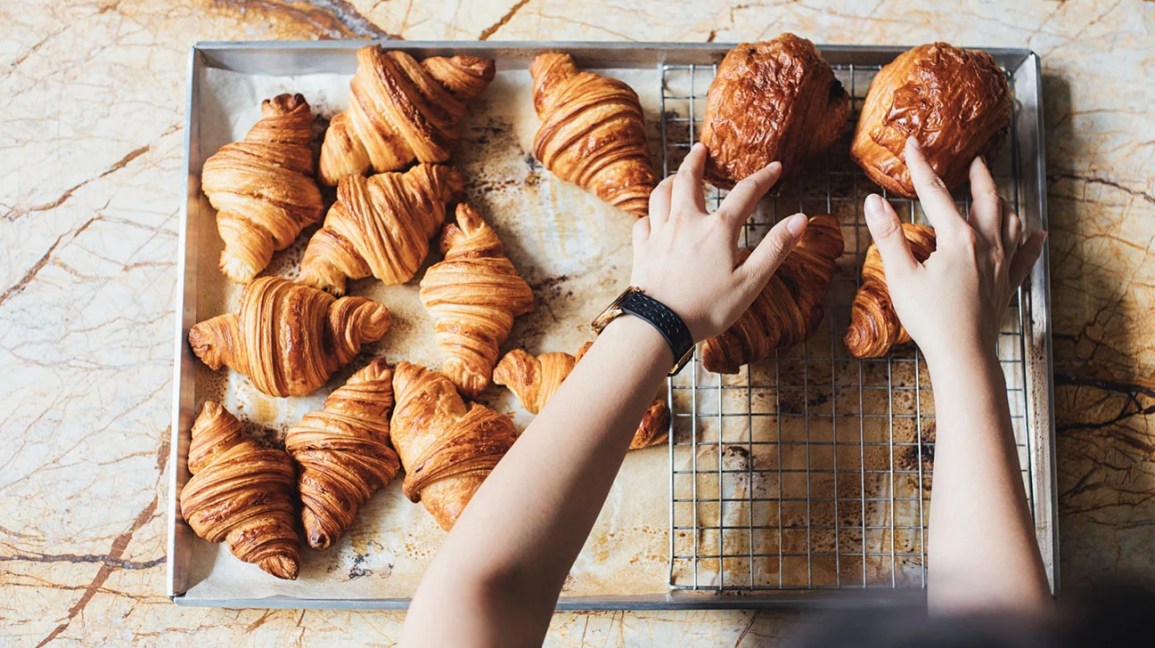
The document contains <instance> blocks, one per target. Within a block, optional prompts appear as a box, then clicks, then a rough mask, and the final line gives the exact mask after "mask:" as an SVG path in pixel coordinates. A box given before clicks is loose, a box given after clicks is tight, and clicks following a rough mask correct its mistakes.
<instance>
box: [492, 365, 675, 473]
mask: <svg viewBox="0 0 1155 648" xmlns="http://www.w3.org/2000/svg"><path fill="white" fill-rule="evenodd" d="M590 346H591V343H589V342H586V343H585V344H583V345H582V347H581V348H580V349H578V352H577V355H576V356H572V355H570V354H568V353H556V352H555V353H543V354H541V355H539V356H536V357H535V356H532V355H530V354H529V353H526V352H525V351H523V350H521V349H514V350H513V351H510V352H509V353H507V354H505V357H503V358H502V359H501V362H499V363H497V367H495V368H494V370H493V382H495V383H497V384H498V385H502V386H504V387H508V388H509V391H511V392H513V393H514V395H516V396H517V398H518V400H520V401H521V405H522V407H524V408H525V410H526V411H527V412H529V413H530V414H537V413H538V412H540V411H541V410H542V408H544V407H545V404H546V403H547V402H549V399H550V398H552V397H553V395H554V392H556V391H557V389H558V387H561V383H562V381H564V380H565V379H566V377H568V376H569V373H570V372H571V371H573V368H574V366H575V365H577V362H578V360H581V359H582V356H584V355H585V353H586V351H588V350H589V348H590ZM669 426H670V408H669V407H667V406H666V402H665V401H663V400H662V399H660V398H655V399H654V401H653V402H652V403H650V406H649V407H648V408H647V409H646V413H645V415H644V416H643V417H642V421H641V423H639V424H638V429H637V430H636V431H635V432H634V438H633V440H632V441H630V450H638V449H641V448H648V447H650V446H654V445H657V444H659V443H661V442H662V441H665V440H666V437H667V436H668V434H669Z"/></svg>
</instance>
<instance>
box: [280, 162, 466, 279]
mask: <svg viewBox="0 0 1155 648" xmlns="http://www.w3.org/2000/svg"><path fill="white" fill-rule="evenodd" d="M464 185H465V179H464V178H463V177H462V175H461V173H460V172H459V171H457V170H456V169H454V168H452V167H448V166H444V165H440V164H418V165H417V166H415V167H413V168H411V169H409V170H408V171H406V172H405V173H394V172H386V173H380V174H377V175H374V176H370V177H368V178H365V177H363V176H359V175H355V176H346V177H344V178H341V181H340V183H339V184H338V185H337V202H336V203H334V204H333V206H332V207H331V208H330V209H329V213H328V215H326V216H325V225H324V227H322V228H321V229H319V230H317V233H316V234H314V235H313V238H312V239H310V240H309V246H308V247H307V248H305V255H304V258H302V259H301V276H300V278H299V279H298V280H299V281H300V282H301V283H303V284H305V285H308V286H313V287H315V288H321V289H323V290H327V291H329V292H330V293H333V294H334V295H342V294H344V293H345V281H346V279H362V278H364V277H368V276H369V275H370V274H372V275H373V276H374V277H376V278H378V279H380V280H381V281H382V282H383V283H385V284H387V285H393V284H402V283H405V282H407V281H409V280H410V279H412V278H413V275H414V274H416V273H417V269H418V268H420V267H421V263H422V262H424V261H425V256H426V254H428V253H429V239H430V238H431V237H432V236H433V235H434V234H436V233H437V232H438V230H440V229H441V225H442V223H444V222H445V203H446V202H448V201H449V200H450V199H451V198H452V197H453V196H455V195H456V194H457V193H459V192H460V191H461V190H462V188H463V187H464Z"/></svg>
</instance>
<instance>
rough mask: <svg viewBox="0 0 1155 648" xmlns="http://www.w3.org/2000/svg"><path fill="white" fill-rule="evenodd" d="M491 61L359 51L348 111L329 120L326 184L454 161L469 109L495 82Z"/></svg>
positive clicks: (324, 161)
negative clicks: (461, 123)
mask: <svg viewBox="0 0 1155 648" xmlns="http://www.w3.org/2000/svg"><path fill="white" fill-rule="evenodd" d="M494 74H495V68H494V63H493V61H492V60H490V59H483V58H477V57H475V56H453V57H448V58H445V57H431V58H427V59H425V60H424V61H422V62H420V63H418V62H417V61H416V60H415V59H414V58H413V57H412V56H410V55H408V54H406V53H405V52H400V51H388V50H385V49H383V48H380V47H376V46H372V45H371V46H369V47H363V48H361V49H360V50H358V52H357V73H356V74H355V75H354V77H353V81H352V82H351V83H350V84H349V88H350V92H351V94H352V97H351V99H350V101H349V109H348V110H347V111H345V112H343V113H339V114H338V115H337V116H336V117H334V118H333V120H332V121H331V122H330V123H329V130H328V131H327V132H326V133H325V142H324V145H323V146H322V147H321V172H320V179H321V182H322V183H324V184H325V185H328V186H333V185H336V184H337V182H338V181H339V180H340V179H341V178H343V177H345V176H350V175H361V174H363V173H365V172H366V171H369V170H372V171H373V172H374V173H381V172H384V171H397V170H399V169H403V168H405V166H406V165H408V164H409V163H410V162H412V161H413V160H414V159H416V160H417V161H418V162H426V163H434V162H445V161H447V160H449V156H450V153H451V150H450V149H451V147H452V145H453V144H454V143H455V142H456V141H457V139H458V133H457V123H458V122H459V121H460V120H461V118H462V117H463V116H464V115H465V109H466V105H467V103H468V102H469V101H471V100H473V99H474V98H476V97H477V96H478V95H480V94H481V93H482V92H484V91H485V89H486V88H487V87H488V86H489V83H490V82H491V81H493V77H494Z"/></svg>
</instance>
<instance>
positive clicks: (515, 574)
mask: <svg viewBox="0 0 1155 648" xmlns="http://www.w3.org/2000/svg"><path fill="white" fill-rule="evenodd" d="M672 362H673V360H672V357H671V353H670V351H669V348H668V347H667V346H666V343H665V341H664V340H663V339H662V338H661V336H660V335H659V334H658V333H657V331H656V330H655V329H654V328H653V327H652V326H650V325H649V324H648V323H646V322H644V321H642V320H640V319H637V318H634V317H622V318H619V319H617V320H615V321H614V322H612V323H611V324H610V325H609V326H608V327H607V328H606V329H605V331H604V332H603V333H602V335H601V336H599V337H598V339H597V341H596V342H595V343H594V345H593V347H592V348H591V349H590V350H589V352H588V353H586V355H585V357H583V358H582V361H581V362H580V363H578V365H577V366H576V367H575V368H574V370H573V372H572V373H571V374H570V376H569V377H568V378H567V379H566V380H565V382H564V383H563V384H562V386H561V387H560V388H559V390H558V391H557V393H556V394H554V396H553V397H552V398H551V399H550V401H549V403H548V405H547V406H546V407H545V409H543V410H542V412H541V413H540V414H539V415H538V416H537V418H536V419H534V421H533V422H532V423H531V424H530V425H529V427H527V428H526V430H525V432H523V433H522V435H521V437H520V438H519V439H518V441H517V443H515V444H514V446H513V448H511V449H510V451H509V452H508V453H507V454H506V456H505V457H504V458H503V459H502V460H501V462H500V463H499V464H498V465H497V467H496V468H495V469H494V470H493V472H492V473H491V474H490V475H489V477H488V478H487V479H486V481H485V483H484V484H482V486H481V488H479V489H478V491H477V493H476V495H475V496H474V497H473V500H472V501H471V502H470V504H469V506H468V507H467V508H466V510H465V512H464V513H463V514H462V516H461V518H460V519H458V521H457V523H456V525H455V526H454V528H453V531H452V533H450V534H449V536H448V537H447V538H446V540H445V543H444V544H443V545H442V547H441V550H440V551H439V553H438V555H437V558H436V559H435V560H434V562H433V564H432V565H431V566H430V568H429V571H428V572H427V573H426V575H425V578H424V580H423V581H422V583H421V586H420V588H419V589H418V591H417V594H416V596H415V598H414V601H413V606H412V608H411V609H410V613H409V619H408V622H407V628H406V637H407V638H410V639H415V638H416V637H417V636H418V635H417V633H415V632H414V629H415V628H417V627H420V638H421V643H422V644H423V645H436V644H438V643H453V644H457V643H460V642H461V641H463V640H465V639H467V638H468V639H472V640H473V641H476V642H478V643H487V642H488V643H499V641H498V640H499V639H500V643H506V644H517V643H520V642H521V641H522V640H527V639H528V640H529V642H530V643H532V642H533V641H534V640H535V639H534V638H536V641H537V642H540V639H541V636H542V635H543V634H544V632H545V629H546V627H547V625H548V621H549V615H550V613H551V612H552V610H553V607H554V605H555V604H556V599H557V594H558V592H559V591H560V589H561V585H562V582H563V581H564V579H565V576H566V574H567V573H568V572H569V568H570V565H572V563H573V561H574V559H575V558H576V557H577V554H578V552H579V551H580V550H581V547H582V545H583V544H584V542H585V539H586V536H587V535H588V534H589V530H590V529H591V528H592V526H593V524H594V521H595V520H596V518H597V515H598V512H599V511H600V510H601V508H602V504H603V502H604V500H605V498H606V496H607V494H608V492H609V489H610V487H611V485H612V484H613V481H614V478H615V476H616V475H617V472H618V469H619V467H620V465H621V462H622V458H623V457H624V456H625V453H626V450H627V449H628V448H629V443H630V439H631V437H632V434H633V431H634V429H635V428H636V426H637V424H638V421H639V420H640V419H641V417H642V414H643V412H644V411H645V408H646V407H647V405H648V404H649V402H650V401H651V400H652V398H653V396H654V394H655V393H656V392H657V390H658V388H659V387H660V385H661V382H662V379H663V377H664V376H665V374H666V371H667V370H668V369H669V367H670V365H671V364H672ZM511 511H516V518H517V523H516V524H512V523H511V513H510V512H511ZM463 608H464V609H463ZM468 608H472V609H473V611H474V612H475V613H472V614H470V613H465V609H468ZM479 608H480V609H479ZM447 609H448V610H457V612H456V613H454V614H452V615H449V618H447V616H446V615H445V614H444V611H445V610H447ZM453 624H472V626H473V627H462V626H458V627H454V626H453ZM483 638H488V641H486V640H485V639H483Z"/></svg>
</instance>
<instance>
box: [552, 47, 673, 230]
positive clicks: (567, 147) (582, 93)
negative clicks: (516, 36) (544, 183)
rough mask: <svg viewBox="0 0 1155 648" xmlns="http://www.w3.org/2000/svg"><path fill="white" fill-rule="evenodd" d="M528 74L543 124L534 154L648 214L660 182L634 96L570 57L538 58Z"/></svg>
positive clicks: (569, 178)
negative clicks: (655, 175) (586, 70)
mask: <svg viewBox="0 0 1155 648" xmlns="http://www.w3.org/2000/svg"><path fill="white" fill-rule="evenodd" d="M529 73H530V74H531V75H532V76H533V106H534V108H535V109H537V116H538V117H539V118H540V119H541V127H540V128H539V129H538V131H537V135H536V136H535V137H534V139H533V154H534V156H535V157H536V158H537V159H539V160H541V162H542V164H544V165H545V167H546V168H547V169H549V170H550V171H552V172H553V173H554V174H556V175H557V176H558V177H559V178H561V179H562V180H565V181H566V182H572V183H574V184H576V185H578V186H580V187H582V188H584V189H586V190H587V191H592V192H593V193H594V194H596V195H597V197H598V198H601V199H602V200H604V201H605V202H607V203H609V204H611V205H613V206H614V207H617V208H618V209H621V210H622V211H626V212H629V213H631V214H633V215H635V216H637V217H639V218H640V217H642V216H645V215H646V213H647V211H648V210H649V201H650V192H651V191H653V190H654V187H655V186H656V185H657V184H658V181H657V179H656V178H655V177H654V168H653V165H652V163H651V161H650V147H649V144H648V143H647V142H646V125H645V118H644V117H643V114H642V106H641V103H640V102H639V101H638V95H637V93H635V92H634V91H633V89H631V88H630V87H629V86H628V85H626V84H625V83H623V82H621V81H618V80H617V79H611V78H608V77H603V76H600V75H597V74H594V73H592V72H582V71H580V70H578V68H577V66H575V65H574V62H573V58H572V57H571V56H570V55H569V54H562V53H558V52H547V53H545V54H539V55H538V56H537V58H535V59H534V60H533V64H532V65H530V67H529Z"/></svg>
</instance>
